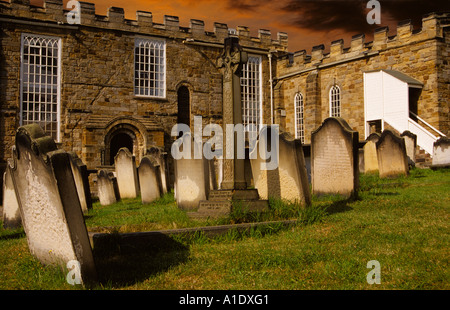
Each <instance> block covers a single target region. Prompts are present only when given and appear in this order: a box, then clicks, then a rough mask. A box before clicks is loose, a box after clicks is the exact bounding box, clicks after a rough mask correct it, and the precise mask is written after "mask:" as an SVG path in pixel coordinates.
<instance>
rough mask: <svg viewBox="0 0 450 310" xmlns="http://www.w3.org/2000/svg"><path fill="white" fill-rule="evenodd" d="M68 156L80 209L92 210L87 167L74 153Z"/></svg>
mask: <svg viewBox="0 0 450 310" xmlns="http://www.w3.org/2000/svg"><path fill="white" fill-rule="evenodd" d="M69 154H70V159H71V160H70V166H71V168H72V173H73V177H74V180H75V184H76V186H77V192H78V198H79V199H80V204H81V209H82V210H83V212H87V211H88V210H90V209H92V198H91V191H90V188H89V176H88V172H87V167H86V165H85V164H84V163H83V161H82V160H81V159H80V158H79V157H78V156H77V154H76V153H74V152H69Z"/></svg>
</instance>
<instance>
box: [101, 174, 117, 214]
mask: <svg viewBox="0 0 450 310" xmlns="http://www.w3.org/2000/svg"><path fill="white" fill-rule="evenodd" d="M97 192H98V199H99V201H100V204H101V205H102V206H109V205H111V204H113V203H116V202H117V201H119V200H120V194H119V188H118V186H117V179H116V177H115V176H114V173H113V172H111V171H106V170H100V171H99V172H98V174H97Z"/></svg>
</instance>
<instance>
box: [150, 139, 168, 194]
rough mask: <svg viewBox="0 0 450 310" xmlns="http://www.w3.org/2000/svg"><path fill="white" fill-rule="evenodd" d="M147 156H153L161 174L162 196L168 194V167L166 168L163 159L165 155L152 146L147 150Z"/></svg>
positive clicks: (164, 159)
mask: <svg viewBox="0 0 450 310" xmlns="http://www.w3.org/2000/svg"><path fill="white" fill-rule="evenodd" d="M147 155H150V156H153V158H154V159H155V160H156V162H157V163H158V165H159V171H160V174H161V190H162V194H165V193H167V192H168V188H169V184H168V179H169V178H168V166H167V160H166V157H165V153H164V151H163V150H162V149H161V148H159V147H156V146H153V147H151V148H149V149H148V151H147Z"/></svg>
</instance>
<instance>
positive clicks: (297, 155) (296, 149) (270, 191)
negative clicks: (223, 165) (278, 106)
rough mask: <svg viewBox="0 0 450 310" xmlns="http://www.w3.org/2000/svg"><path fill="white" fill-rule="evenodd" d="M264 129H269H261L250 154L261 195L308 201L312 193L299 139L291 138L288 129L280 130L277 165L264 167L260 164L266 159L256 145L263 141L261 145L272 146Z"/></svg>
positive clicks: (266, 128)
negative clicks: (273, 167) (285, 130)
mask: <svg viewBox="0 0 450 310" xmlns="http://www.w3.org/2000/svg"><path fill="white" fill-rule="evenodd" d="M266 130H270V129H269V127H265V128H264V129H263V130H262V131H261V133H262V134H261V135H260V138H259V140H258V142H257V144H256V147H255V148H254V150H253V152H254V153H253V152H252V154H250V158H251V159H250V162H251V166H252V174H253V180H254V184H255V188H256V189H258V193H259V195H260V197H261V199H268V198H269V197H272V198H281V199H283V200H287V201H291V202H294V201H296V202H298V203H300V204H302V205H309V204H310V203H311V193H310V190H309V182H308V175H307V172H306V165H305V158H304V155H303V148H302V143H301V141H300V140H298V139H294V138H293V137H292V136H291V135H290V134H289V133H287V132H282V133H280V134H279V154H278V156H279V157H278V158H279V159H278V166H277V168H275V169H271V170H265V169H264V167H263V165H264V164H266V162H267V159H263V158H262V157H261V156H260V154H259V146H260V144H264V146H263V149H266V147H267V149H271V148H272V145H273V144H272V143H271V139H270V136H271V135H270V134H264V131H266Z"/></svg>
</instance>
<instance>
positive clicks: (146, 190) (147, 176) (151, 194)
mask: <svg viewBox="0 0 450 310" xmlns="http://www.w3.org/2000/svg"><path fill="white" fill-rule="evenodd" d="M138 174H139V186H140V190H141V200H142V203H144V204H145V203H150V202H152V201H154V200H156V199H158V198H160V197H161V194H162V186H161V172H160V165H159V163H158V162H157V161H156V159H155V158H154V157H153V156H149V155H146V156H144V157H142V159H141V162H140V164H139V168H138Z"/></svg>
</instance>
